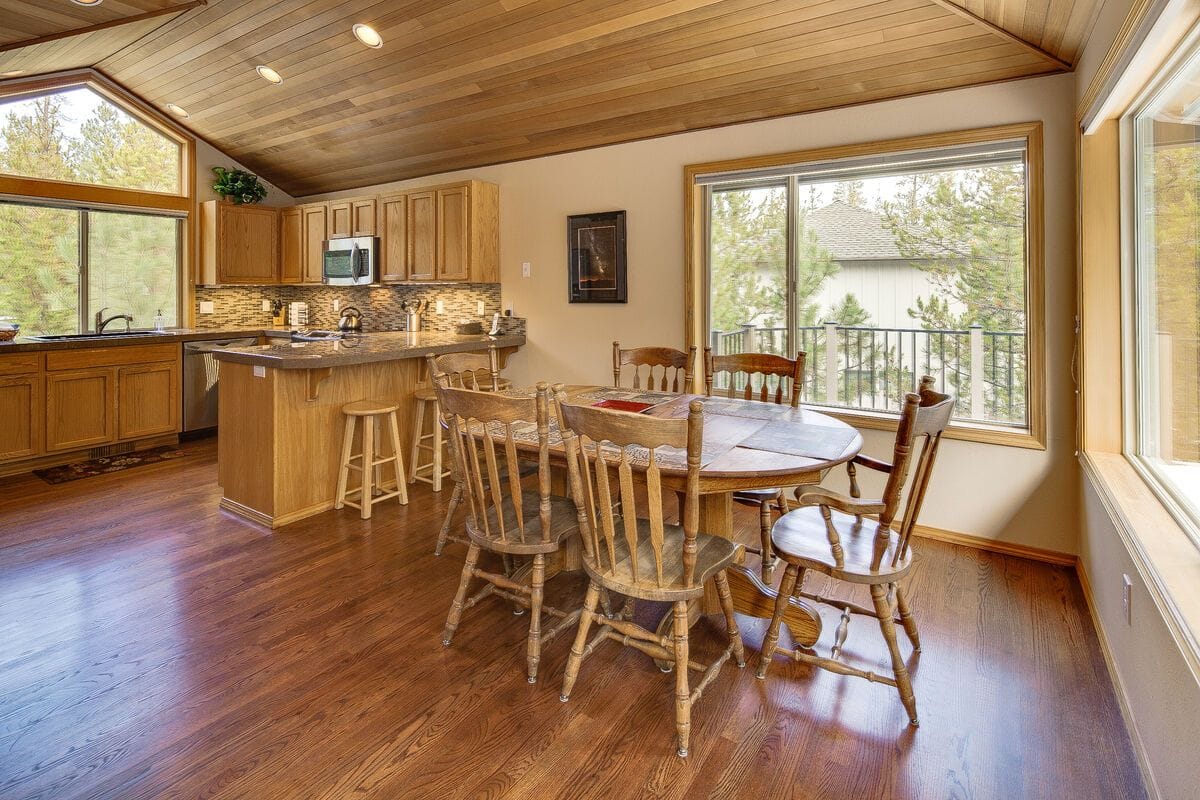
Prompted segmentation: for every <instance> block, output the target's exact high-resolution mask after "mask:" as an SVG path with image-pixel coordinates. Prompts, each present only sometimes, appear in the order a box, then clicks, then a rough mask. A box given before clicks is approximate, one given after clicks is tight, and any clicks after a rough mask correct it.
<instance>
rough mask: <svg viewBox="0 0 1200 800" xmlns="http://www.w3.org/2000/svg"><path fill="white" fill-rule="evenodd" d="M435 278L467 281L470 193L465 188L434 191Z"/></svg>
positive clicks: (468, 273)
mask: <svg viewBox="0 0 1200 800" xmlns="http://www.w3.org/2000/svg"><path fill="white" fill-rule="evenodd" d="M437 210H438V213H437V277H438V280H443V281H465V280H467V279H468V278H469V277H470V272H471V265H470V243H469V239H470V193H469V190H468V187H467V186H454V187H451V188H448V189H438V190H437Z"/></svg>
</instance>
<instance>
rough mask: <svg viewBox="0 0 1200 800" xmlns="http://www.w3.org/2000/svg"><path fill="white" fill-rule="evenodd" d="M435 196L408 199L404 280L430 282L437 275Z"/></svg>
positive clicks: (425, 194)
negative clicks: (405, 275) (405, 274)
mask: <svg viewBox="0 0 1200 800" xmlns="http://www.w3.org/2000/svg"><path fill="white" fill-rule="evenodd" d="M437 230H438V225H437V193H436V192H432V191H430V192H413V193H412V194H410V195H409V196H408V279H409V280H411V281H431V280H433V279H434V278H435V277H436V275H437V252H438V246H437Z"/></svg>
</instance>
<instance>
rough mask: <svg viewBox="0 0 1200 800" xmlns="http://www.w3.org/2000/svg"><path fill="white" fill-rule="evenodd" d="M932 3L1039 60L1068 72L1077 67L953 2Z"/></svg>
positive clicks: (940, 0)
mask: <svg viewBox="0 0 1200 800" xmlns="http://www.w3.org/2000/svg"><path fill="white" fill-rule="evenodd" d="M930 2H932V3H934V4H935V5H939V6H941V7H942V8H944V9H946V10H947V11H949V12H951V13H952V14H957V15H958V16H960V17H962V18H963V19H967V20H970V21H971V22H973V23H975V24H976V25H978V26H979V27H981V28H985V29H986V30H988V31H990V32H992V33H994V34H996V35H997V36H999V37H1001V38H1003V39H1005V40H1006V41H1009V42H1012V43H1013V44H1015V45H1017V46H1018V47H1021V48H1023V49H1025V50H1028V51H1029V52H1030V53H1033V54H1034V55H1036V56H1038V57H1039V58H1044V59H1045V60H1047V61H1049V62H1050V63H1052V64H1054V65H1055V66H1056V67H1058V68H1059V69H1062V70H1066V71H1067V72H1070V71H1072V70H1073V69H1075V67H1073V66H1072V65H1071V64H1070V63H1068V62H1066V61H1063V60H1062V59H1061V58H1059V57H1058V56H1056V55H1054V54H1053V53H1051V52H1049V51H1047V50H1043V49H1042V48H1040V47H1038V46H1037V45H1036V44H1034V43H1033V42H1027V41H1025V40H1024V39H1022V38H1021V37H1020V36H1017V35H1016V34H1015V33H1013V32H1012V31H1007V30H1005V29H1004V28H1001V27H1000V26H999V25H996V24H994V23H992V22H988V21H987V20H986V19H984V18H983V17H981V16H979V15H978V14H975V13H973V12H971V11H968V10H967V9H965V8H963V7H962V6H960V5H959V4H958V3H955V2H951V0H930Z"/></svg>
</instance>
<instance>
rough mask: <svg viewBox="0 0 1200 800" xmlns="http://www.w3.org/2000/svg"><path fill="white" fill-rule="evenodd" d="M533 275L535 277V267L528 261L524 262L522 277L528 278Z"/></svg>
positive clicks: (522, 263) (522, 264)
mask: <svg viewBox="0 0 1200 800" xmlns="http://www.w3.org/2000/svg"><path fill="white" fill-rule="evenodd" d="M531 275H533V265H531V264H530V263H529V262H528V261H522V262H521V277H522V278H528V277H530V276H531Z"/></svg>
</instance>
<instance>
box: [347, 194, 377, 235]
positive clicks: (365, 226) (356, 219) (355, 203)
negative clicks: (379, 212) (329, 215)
mask: <svg viewBox="0 0 1200 800" xmlns="http://www.w3.org/2000/svg"><path fill="white" fill-rule="evenodd" d="M350 235H351V236H377V235H378V227H377V223H376V221H375V198H374V197H369V198H365V199H362V200H351V201H350Z"/></svg>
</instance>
